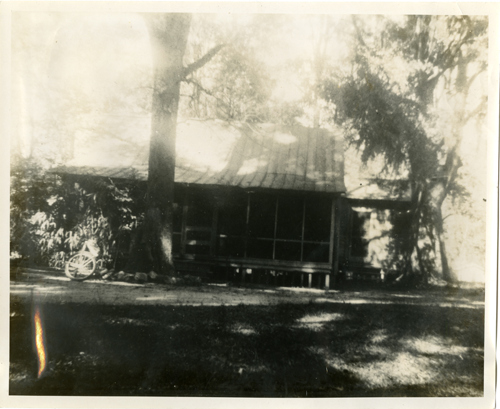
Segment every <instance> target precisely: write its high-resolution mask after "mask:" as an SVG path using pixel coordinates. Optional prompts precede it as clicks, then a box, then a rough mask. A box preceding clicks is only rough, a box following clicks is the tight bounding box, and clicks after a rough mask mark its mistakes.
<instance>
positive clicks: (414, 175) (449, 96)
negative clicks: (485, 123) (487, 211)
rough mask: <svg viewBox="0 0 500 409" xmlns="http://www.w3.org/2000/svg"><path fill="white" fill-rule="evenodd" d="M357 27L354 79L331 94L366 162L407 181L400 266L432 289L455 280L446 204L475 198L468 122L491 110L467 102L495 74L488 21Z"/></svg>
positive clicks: (338, 83)
mask: <svg viewBox="0 0 500 409" xmlns="http://www.w3.org/2000/svg"><path fill="white" fill-rule="evenodd" d="M353 26H354V28H355V30H354V31H355V33H356V35H355V38H356V46H355V47H354V49H353V50H354V53H353V56H352V70H351V73H350V74H349V75H347V76H342V77H336V76H335V75H332V76H331V78H330V79H328V80H327V81H325V82H324V83H323V85H322V95H323V97H324V98H325V99H326V100H327V101H328V102H329V103H330V104H332V113H333V114H332V117H333V118H334V120H336V122H338V123H340V124H341V125H343V126H344V127H346V128H348V129H350V130H351V132H350V133H348V135H349V136H350V143H351V144H353V145H354V146H355V147H356V148H357V149H358V150H359V151H360V152H361V155H362V160H363V161H364V162H365V163H366V162H368V161H369V160H370V159H374V158H377V157H381V158H383V160H384V163H385V169H384V170H385V171H386V175H388V176H389V177H391V173H392V174H394V173H396V174H399V175H401V171H402V170H403V171H404V172H405V173H407V174H408V177H409V179H410V182H411V183H412V187H413V198H412V208H411V213H412V218H411V223H410V226H409V230H410V231H411V234H410V237H411V239H410V240H409V242H408V243H407V246H406V248H404V249H402V248H394V249H393V250H394V254H395V256H396V258H398V257H399V254H400V253H401V251H403V253H405V256H404V258H405V259H406V260H407V267H406V269H405V270H406V272H407V273H408V274H410V275H411V274H413V275H414V276H415V275H419V276H421V277H422V279H423V280H424V281H425V280H427V279H428V278H429V277H430V276H432V275H435V274H438V275H441V277H442V278H444V279H445V280H450V279H451V275H450V270H449V266H448V261H447V256H446V250H445V242H444V236H445V232H444V227H443V216H442V205H443V203H444V201H445V199H446V198H447V196H448V195H452V196H453V197H455V198H457V197H461V198H463V199H464V200H465V199H466V195H463V194H460V192H462V193H463V191H464V187H463V186H460V183H459V182H460V178H459V177H458V175H459V169H460V167H461V166H462V160H461V158H460V147H461V144H462V140H463V138H464V128H465V126H466V124H467V122H468V121H469V119H471V118H473V117H482V114H483V113H484V109H485V107H484V101H479V104H478V105H477V107H476V108H475V109H471V108H470V106H469V105H468V103H467V99H468V95H469V90H470V88H471V86H472V85H473V84H474V81H475V79H476V78H477V76H479V75H480V74H481V73H482V72H483V71H484V70H485V67H486V65H485V53H484V51H485V50H486V46H485V45H486V44H485V43H484V39H485V38H486V27H487V22H486V20H485V19H482V18H472V17H465V16H460V17H437V16H406V17H404V18H403V19H400V20H397V19H390V18H386V19H382V20H379V21H377V24H376V25H370V24H365V25H362V24H361V22H360V20H358V18H355V17H354V18H353ZM374 27H376V28H374ZM468 70H471V71H474V74H472V75H471V74H469V73H468ZM412 261H414V262H412Z"/></svg>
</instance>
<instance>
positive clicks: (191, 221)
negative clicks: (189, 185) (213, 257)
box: [184, 189, 215, 256]
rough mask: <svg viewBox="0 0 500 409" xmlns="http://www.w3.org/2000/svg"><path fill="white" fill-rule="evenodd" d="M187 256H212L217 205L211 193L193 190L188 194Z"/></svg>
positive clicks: (185, 249)
mask: <svg viewBox="0 0 500 409" xmlns="http://www.w3.org/2000/svg"><path fill="white" fill-rule="evenodd" d="M185 203H186V210H185V212H186V225H185V242H184V245H185V248H184V253H185V254H197V255H207V256H208V255H210V253H211V242H212V224H213V217H214V209H215V204H214V200H213V196H212V195H211V193H210V191H206V190H197V189H192V190H191V191H189V193H188V194H187V200H186V201H185Z"/></svg>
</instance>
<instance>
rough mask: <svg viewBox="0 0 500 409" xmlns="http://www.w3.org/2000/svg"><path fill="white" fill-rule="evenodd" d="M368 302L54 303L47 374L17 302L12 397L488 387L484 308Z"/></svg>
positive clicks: (450, 392)
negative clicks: (39, 366)
mask: <svg viewBox="0 0 500 409" xmlns="http://www.w3.org/2000/svg"><path fill="white" fill-rule="evenodd" d="M357 296H358V295H356V297H357ZM359 297H363V295H362V294H360V295H359ZM379 298H380V297H379ZM364 299H365V301H366V303H359V304H349V303H345V304H343V303H302V304H292V303H287V302H283V303H280V304H276V305H254V306H248V305H235V306H210V307H209V306H159V305H118V306H113V305H97V304H77V303H54V302H51V303H46V304H43V305H42V306H41V311H42V317H43V326H44V332H45V337H46V347H47V357H48V369H47V371H46V373H45V374H44V375H43V376H42V377H41V378H40V379H37V378H36V373H37V367H36V365H37V361H36V356H35V353H34V349H33V334H32V325H31V322H32V311H31V309H30V308H31V307H30V306H26V305H25V304H22V303H20V302H18V301H16V300H15V299H13V300H12V302H11V333H10V334H11V335H10V394H12V395H21V394H22V395H96V396H103V395H115V396H127V395H135V396H249V397H250V396H269V397H272V396H277V397H285V396H287V397H306V396H308V397H314V396H317V397H322V396H328V397H336V396H353V397H355V396H359V397H362V396H482V394H483V338H484V331H483V326H484V310H483V309H481V308H450V307H443V306H440V305H439V304H438V303H435V304H424V303H422V304H418V305H415V304H408V305H406V304H398V305H394V304H383V303H382V304H372V303H370V298H366V297H365V298H364Z"/></svg>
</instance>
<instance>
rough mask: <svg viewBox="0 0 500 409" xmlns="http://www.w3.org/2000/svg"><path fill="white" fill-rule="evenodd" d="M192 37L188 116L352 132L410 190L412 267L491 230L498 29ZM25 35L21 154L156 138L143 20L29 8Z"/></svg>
mask: <svg viewBox="0 0 500 409" xmlns="http://www.w3.org/2000/svg"><path fill="white" fill-rule="evenodd" d="M189 26H190V27H189V35H188V36H187V37H186V42H185V50H184V52H183V53H182V57H180V59H178V60H179V61H180V62H179V61H178V66H179V67H180V69H181V68H182V72H181V73H180V74H179V75H181V76H182V81H181V84H180V88H179V97H180V98H179V101H178V104H179V113H178V114H179V118H181V120H182V118H183V117H196V118H200V119H206V118H217V119H221V120H224V121H240V122H275V123H293V122H295V121H297V122H301V123H302V124H304V125H306V126H320V127H336V126H337V127H340V128H341V132H342V133H343V134H344V135H345V137H346V140H347V141H348V143H349V144H350V145H351V146H353V147H355V148H356V149H358V150H359V154H360V156H361V158H362V160H363V162H364V163H365V164H366V165H367V166H370V163H372V162H373V161H374V160H381V161H382V163H383V164H384V171H385V173H384V174H382V175H381V176H383V177H385V178H391V177H392V178H395V177H400V178H401V177H402V178H408V179H409V180H410V181H411V182H412V183H413V188H414V189H413V191H414V193H415V194H414V198H413V208H412V212H413V214H414V218H413V220H414V225H413V227H412V229H413V230H412V231H413V241H412V243H407V247H406V248H405V249H400V250H401V252H402V254H405V257H406V259H407V262H408V263H410V264H412V268H411V271H413V272H415V271H417V272H418V271H422V270H433V271H436V272H437V273H439V274H440V275H441V276H442V274H443V268H444V269H445V270H446V267H445V265H446V263H447V261H446V258H443V256H444V257H445V256H446V251H445V250H444V248H445V243H449V242H451V243H453V240H452V239H453V238H455V237H456V236H457V235H458V236H460V237H461V238H460V240H459V242H462V241H463V240H464V239H465V237H466V235H467V234H468V233H467V232H465V231H462V230H463V229H462V230H460V231H458V230H459V229H458V228H457V227H456V226H454V224H456V223H451V222H452V221H453V220H457V217H459V218H463V217H465V218H466V220H472V219H473V220H475V221H478V222H479V223H480V225H481V226H484V219H485V217H484V203H483V201H482V198H483V197H484V186H485V184H484V175H485V172H486V170H485V161H484V154H485V146H486V144H485V135H486V132H485V129H484V117H485V102H486V95H487V90H486V87H485V85H484V84H485V68H486V52H487V49H488V43H487V19H486V18H484V17H474V16H391V17H389V16H356V17H354V16H333V15H280V14H255V15H251V14H239V15H238V14H232V15H227V14H224V15H223V14H210V15H209V14H195V15H192V16H191V17H190V24H189ZM150 28H151V27H150ZM149 33H151V31H149ZM13 34H14V35H13V44H12V46H13V67H14V68H15V69H14V70H13V71H14V72H15V75H14V81H13V97H14V98H13V110H14V112H16V115H15V118H16V119H15V121H14V123H13V141H14V143H13V144H12V145H11V146H12V149H13V152H12V153H13V156H14V157H24V158H26V157H28V156H31V157H33V158H37V159H43V161H45V163H51V164H54V163H55V164H57V163H61V162H64V161H66V160H68V159H71V158H73V161H75V162H76V163H78V160H79V159H81V158H83V157H89V156H92V155H105V153H106V152H105V149H106V148H104V147H106V146H110V145H111V144H112V145H113V146H114V148H113V149H116V150H119V149H123V150H127V151H130V150H135V149H137V147H138V146H139V145H141V144H143V143H144V142H145V141H149V138H150V132H149V129H150V125H151V123H152V121H153V122H154V119H153V117H154V113H153V114H152V112H154V98H155V97H154V96H155V92H156V91H154V90H155V87H156V89H157V85H158V84H155V82H154V81H155V80H154V77H155V64H157V63H155V54H154V52H152V50H153V49H154V48H155V47H154V46H153V47H152V46H151V43H150V41H149V37H148V36H149V34H148V26H147V24H145V21H144V19H143V17H142V16H140V15H136V14H124V15H102V16H101V15H76V14H72V13H62V14H59V13H17V14H16V15H14V17H13ZM207 61H210V63H206V62H207ZM101 147H102V148H101ZM155 152H156V153H157V151H156V150H155ZM158 152H159V151H158ZM456 215H458V216H456ZM460 220H462V219H460ZM481 223H482V224H481ZM441 227H442V228H441ZM483 231H484V228H482V227H478V228H477V229H475V233H474V234H475V237H477V240H475V242H478V243H484V237H482V236H481V235H482V234H483V233H482V232H483ZM455 241H456V240H455ZM483 245H484V244H483ZM481 246H482V245H481ZM448 248H450V247H449V246H448ZM457 248H458V245H453V244H452V246H451V250H450V252H451V253H452V254H457ZM481 248H482V247H481ZM482 251H484V249H483V250H482ZM480 253H481V249H477V250H476V254H480ZM438 256H439V257H438ZM426 259H427V260H438V261H437V262H436V263H431V264H432V265H430V266H429V265H425V266H424V264H425V260H426ZM439 274H438V275H439ZM446 274H448V273H446V272H445V275H446ZM424 275H425V276H426V277H428V276H429V274H424Z"/></svg>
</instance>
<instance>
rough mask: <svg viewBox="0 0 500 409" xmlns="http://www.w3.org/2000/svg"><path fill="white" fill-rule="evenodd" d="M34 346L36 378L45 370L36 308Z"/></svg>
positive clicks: (40, 323) (40, 329)
mask: <svg viewBox="0 0 500 409" xmlns="http://www.w3.org/2000/svg"><path fill="white" fill-rule="evenodd" d="M35 344H36V352H37V353H38V377H40V375H41V374H42V372H43V371H44V370H45V346H44V344H43V328H42V321H41V320H40V311H39V310H38V308H37V309H36V312H35Z"/></svg>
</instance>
